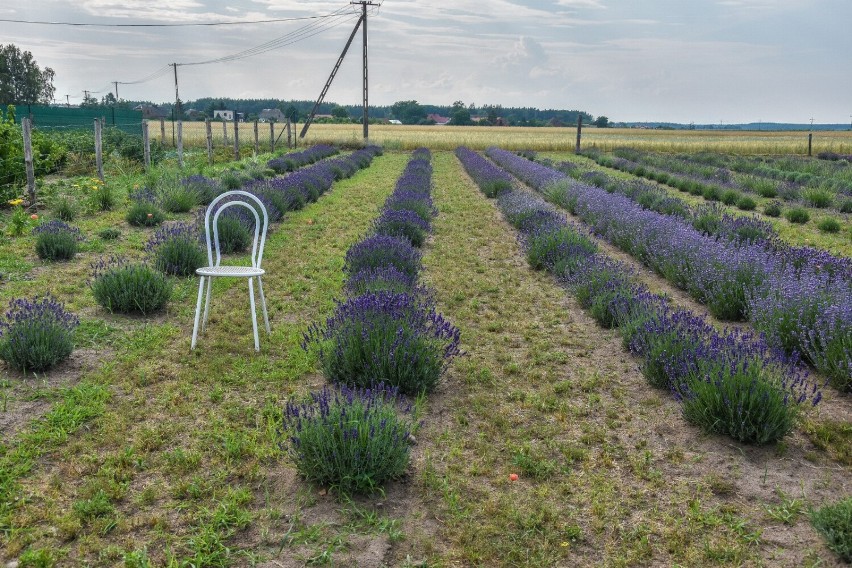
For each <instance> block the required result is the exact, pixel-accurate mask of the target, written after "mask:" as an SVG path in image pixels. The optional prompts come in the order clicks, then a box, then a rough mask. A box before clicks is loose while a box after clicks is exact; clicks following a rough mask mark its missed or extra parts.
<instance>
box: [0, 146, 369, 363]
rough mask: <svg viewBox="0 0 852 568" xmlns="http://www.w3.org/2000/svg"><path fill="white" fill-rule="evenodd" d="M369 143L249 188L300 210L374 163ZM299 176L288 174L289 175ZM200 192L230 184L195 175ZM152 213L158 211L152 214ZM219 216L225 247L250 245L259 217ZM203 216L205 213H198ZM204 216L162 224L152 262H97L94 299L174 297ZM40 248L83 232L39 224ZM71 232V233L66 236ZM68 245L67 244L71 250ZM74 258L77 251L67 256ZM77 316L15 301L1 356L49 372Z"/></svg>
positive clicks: (120, 303) (151, 247)
mask: <svg viewBox="0 0 852 568" xmlns="http://www.w3.org/2000/svg"><path fill="white" fill-rule="evenodd" d="M380 152H381V150H380V149H379V148H377V147H368V148H365V149H364V150H361V151H359V152H355V153H353V154H352V155H350V156H346V157H342V158H337V159H335V160H330V161H328V162H320V163H319V164H316V165H315V166H312V167H311V168H306V170H307V171H306V172H302V174H303V175H301V176H295V177H294V174H291V175H290V176H287V177H286V178H275V179H272V180H269V181H263V182H251V184H249V185H250V187H249V191H252V192H253V193H256V194H257V195H259V196H260V197H261V199H262V200H264V202H265V203H266V204H267V208H268V210H269V211H270V213H271V214H272V216H273V218H274V219H279V218H280V217H281V215H283V213H284V211H289V210H294V209H298V208H300V207H302V206H304V204H305V203H307V202H309V201H313V200H315V199H316V198H318V197H319V195H321V194H322V193H323V192H324V191H326V190H327V189H328V188H329V187H331V184H332V183H333V181H334V179H339V178H340V177H344V176H347V175H351V174H352V173H354V172H355V171H357V170H358V169H359V168H363V167H366V166H368V165H369V164H370V161H371V160H372V158H373V156H375V155H377V154H378V153H380ZM334 153H336V150H334V149H333V148H332V149H331V151H330V150H329V148H317V149H309V150H306V151H305V152H301V153H299V156H298V157H297V160H301V161H302V163H313V162H316V161H317V160H320V159H322V158H324V157H327V156H328V155H331V154H334ZM291 177H292V178H293V179H288V178H291ZM181 185H182V186H183V187H184V188H186V189H187V191H190V192H193V193H194V194H195V199H198V200H202V201H206V202H207V203H209V202H210V201H211V200H212V199H213V198H215V197H216V196H217V195H219V194H220V193H221V192H223V191H226V190H227V188H226V187H225V186H224V184H222V183H220V181H219V180H213V179H209V178H205V177H202V176H191V177H189V178H186V179H184V180H183V183H182V184H181ZM150 193H151V192H148V191H145V190H141V191H138V192H137V196H136V197H137V199H141V200H142V202H148V203H150V202H151V201H149V198H148V197H141V198H140V197H138V196H139V195H143V196H147V195H149V194H150ZM149 215H151V217H147V218H149V219H150V218H153V214H152V213H149ZM222 217H223V219H220V224H219V229H220V235H221V236H222V240H223V252H225V253H226V254H227V253H232V252H240V251H241V250H244V249H245V247H246V246H248V244H249V243H250V238H251V237H250V232H251V231H252V230H253V226H252V225H253V222H254V221H253V219H252V218H249V217H248V216H228V215H227V213H226V214H225V215H223V216H222ZM198 219H199V220H203V219H204V212H203V211H201V213H200V214H199V216H198ZM201 231H203V221H198V222H195V223H182V222H177V223H172V224H168V225H165V226H163V227H161V228H160V229H158V230H157V231H156V232H155V233H154V235H153V236H152V237H151V238H150V240H149V241H148V243H147V244H146V246H145V250H146V251H147V253H148V255H149V260H148V262H142V263H138V262H131V261H129V260H127V259H124V258H117V257H113V258H107V259H102V260H99V261H97V262H95V263H93V264H92V278H91V280H90V283H89V284H90V287H91V289H92V294H93V296H94V298H95V300H96V301H97V302H98V303H99V304H100V305H101V306H102V307H104V308H105V309H107V310H109V311H111V312H118V313H139V314H143V315H144V314H148V313H152V312H155V311H158V310H160V309H162V308H163V307H164V306H165V305H166V304H167V303H168V301H169V299H170V298H171V293H172V287H173V286H172V282H171V280H170V279H169V278H168V276H178V277H182V276H192V275H194V274H195V270H196V268H198V267H200V266H203V264H204V263H205V262H206V254H205V253H204V251H203V249H202V245H201V241H200V233H201ZM35 232H36V233H37V235H38V241H37V247H39V249H40V250H41V249H42V248H44V247H47V246H50V247H53V248H54V249H56V248H57V247H59V246H60V245H61V243H62V242H64V241H63V239H64V240H70V241H71V242H72V243H74V242H76V241H77V240H79V239H81V238H82V237H81V235H80V232H79V230H77V229H75V228H73V227H70V226H69V225H67V224H66V223H64V222H63V221H60V220H53V221H50V222H48V223H45V224H43V225H40V226H39V227H37V228H36V230H35ZM65 236H67V237H68V238H67V239H65ZM65 250H67V249H65ZM70 258H73V253H72V254H71V255H70V256H69V257H68V259H70ZM78 324H79V320H78V318H77V317H76V316H74V315H73V314H69V313H68V312H67V311H66V310H65V307H64V306H63V305H62V304H61V303H60V302H58V301H56V300H55V299H53V298H33V299H31V300H25V299H19V300H13V301H12V302H11V304H10V308H9V310H8V312H7V313H6V314H5V316H4V317H3V318H0V359H3V360H5V361H6V362H8V363H9V364H10V365H11V366H12V367H14V368H16V369H19V370H21V371H25V372H33V371H35V372H40V371H44V370H47V369H49V368H51V367H53V366H55V365H56V364H57V363H59V362H61V361H62V360H64V359H65V358H67V357H68V356H69V355H70V354H71V352H72V351H73V345H74V343H73V333H74V330H75V329H76V327H77V325H78Z"/></svg>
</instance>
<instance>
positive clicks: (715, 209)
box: [526, 155, 791, 249]
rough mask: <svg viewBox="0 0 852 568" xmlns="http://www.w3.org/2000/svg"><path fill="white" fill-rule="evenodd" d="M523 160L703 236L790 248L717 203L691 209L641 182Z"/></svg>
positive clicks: (762, 224) (766, 228)
mask: <svg viewBox="0 0 852 568" xmlns="http://www.w3.org/2000/svg"><path fill="white" fill-rule="evenodd" d="M526 157H527V158H529V159H531V160H533V161H535V162H538V163H540V164H541V165H543V166H546V167H549V168H553V169H555V170H558V171H561V172H563V173H565V174H568V175H569V176H571V177H572V178H574V179H576V180H577V181H580V182H583V183H587V184H590V185H594V186H596V187H599V188H601V189H603V190H605V191H606V192H607V193H617V194H619V195H623V196H625V197H627V198H628V199H630V200H631V201H634V202H635V203H636V204H638V205H639V206H640V207H642V208H643V209H649V210H651V211H656V212H657V213H661V214H663V215H672V216H675V217H680V218H681V219H683V220H684V221H686V222H688V223H689V224H691V225H692V226H693V227H694V228H695V229H697V230H699V231H701V232H702V233H705V234H707V235H710V236H713V237H719V238H724V239H727V240H730V241H752V242H762V243H766V245H767V246H771V247H773V248H782V247H784V248H786V249H789V248H791V247H790V246H789V245H785V244H783V243H782V241H780V239H779V238H778V234H777V233H776V232H775V229H774V228H773V227H772V225H771V224H770V223H768V222H766V221H763V220H761V219H760V218H758V217H757V216H748V217H746V216H742V215H732V214H731V213H728V212H727V211H726V209H725V208H724V207H722V206H720V205H719V204H717V203H713V204H706V205H699V206H697V207H693V206H691V205H690V204H689V203H687V202H686V201H684V200H683V199H680V198H678V197H674V196H672V195H669V193H668V192H666V191H665V190H664V189H662V188H661V187H660V186H658V185H654V184H651V183H647V182H644V181H642V180H641V179H631V180H626V179H623V178H617V177H615V176H611V175H609V174H607V173H605V172H603V171H600V170H591V171H589V170H585V169H581V168H579V167H577V165H576V164H574V163H572V162H560V163H553V162H552V161H550V160H548V159H546V158H544V159H541V158H538V157H537V156H535V155H527V156H526Z"/></svg>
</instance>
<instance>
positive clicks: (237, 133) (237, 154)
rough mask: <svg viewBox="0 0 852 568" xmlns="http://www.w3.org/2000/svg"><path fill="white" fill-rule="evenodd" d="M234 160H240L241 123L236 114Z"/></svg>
mask: <svg viewBox="0 0 852 568" xmlns="http://www.w3.org/2000/svg"><path fill="white" fill-rule="evenodd" d="M234 159H235V160H239V159H240V121H239V118H238V117H237V113H234Z"/></svg>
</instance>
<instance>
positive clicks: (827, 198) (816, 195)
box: [802, 187, 834, 209]
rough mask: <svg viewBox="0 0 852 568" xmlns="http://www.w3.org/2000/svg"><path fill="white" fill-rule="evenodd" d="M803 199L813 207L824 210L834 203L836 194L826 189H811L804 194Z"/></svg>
mask: <svg viewBox="0 0 852 568" xmlns="http://www.w3.org/2000/svg"><path fill="white" fill-rule="evenodd" d="M802 199H804V200H805V203H807V204H808V205H810V206H811V207H816V208H818V209H823V208H825V207H829V206H830V205H831V203H832V201H834V194H833V193H832V192H830V191H828V190H826V189H822V188H819V187H811V188H808V189H806V190H805V191H804V192H802Z"/></svg>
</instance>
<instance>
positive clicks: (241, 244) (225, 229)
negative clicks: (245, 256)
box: [210, 209, 254, 254]
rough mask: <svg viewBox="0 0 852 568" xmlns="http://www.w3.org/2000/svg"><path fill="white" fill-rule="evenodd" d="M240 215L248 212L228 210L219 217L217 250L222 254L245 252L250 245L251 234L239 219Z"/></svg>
mask: <svg viewBox="0 0 852 568" xmlns="http://www.w3.org/2000/svg"><path fill="white" fill-rule="evenodd" d="M241 213H248V212H246V211H234V210H233V209H229V210H228V211H226V212H224V213H222V214H221V215H220V216H219V221H218V231H219V248H220V249H221V251H222V254H232V253H237V252H245V251H246V250H248V247H249V245H250V244H251V241H252V233H251V230H250V229H249V228H248V227H246V225H245V223H244V221H243V220H242V219H241V218H240V214H241ZM252 222H254V221H253V220H252ZM210 238H211V239H212V238H213V237H212V236H211V237H210Z"/></svg>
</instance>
